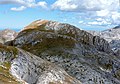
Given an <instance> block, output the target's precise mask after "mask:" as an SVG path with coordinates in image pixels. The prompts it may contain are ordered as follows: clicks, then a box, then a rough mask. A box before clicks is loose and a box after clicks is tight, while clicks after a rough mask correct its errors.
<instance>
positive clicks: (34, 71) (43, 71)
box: [0, 45, 81, 84]
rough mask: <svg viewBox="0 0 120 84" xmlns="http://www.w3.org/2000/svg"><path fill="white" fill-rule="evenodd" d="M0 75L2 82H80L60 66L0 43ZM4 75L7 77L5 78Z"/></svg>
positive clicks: (19, 83) (57, 83)
mask: <svg viewBox="0 0 120 84" xmlns="http://www.w3.org/2000/svg"><path fill="white" fill-rule="evenodd" d="M5 70H6V71H7V73H5ZM1 71H4V73H2V72H1ZM0 77H4V78H3V79H2V78H0V83H2V84H21V83H23V84H24V83H25V84H81V83H80V82H79V81H78V80H76V79H74V78H73V77H71V76H69V75H68V74H67V73H66V72H65V71H64V70H63V69H62V68H60V67H58V66H56V65H54V64H52V63H50V62H48V61H45V60H43V59H41V58H39V57H37V56H35V55H33V54H31V53H28V52H26V51H24V50H21V49H19V48H15V47H10V46H4V45H0ZM5 77H6V78H7V77H9V78H8V79H6V80H5Z"/></svg>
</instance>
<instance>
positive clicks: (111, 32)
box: [88, 26, 120, 56]
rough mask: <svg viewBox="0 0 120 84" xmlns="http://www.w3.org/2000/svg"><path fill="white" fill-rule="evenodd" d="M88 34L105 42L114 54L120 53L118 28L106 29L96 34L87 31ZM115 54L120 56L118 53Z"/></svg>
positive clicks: (119, 32)
mask: <svg viewBox="0 0 120 84" xmlns="http://www.w3.org/2000/svg"><path fill="white" fill-rule="evenodd" d="M88 32H89V33H91V34H92V35H94V36H100V37H101V38H104V39H105V40H107V41H108V42H109V44H110V47H111V48H112V50H113V51H114V52H115V53H116V52H119V51H120V26H116V27H114V28H112V29H108V30H105V31H100V32H96V31H88ZM116 54H117V56H120V54H119V55H118V53H116Z"/></svg>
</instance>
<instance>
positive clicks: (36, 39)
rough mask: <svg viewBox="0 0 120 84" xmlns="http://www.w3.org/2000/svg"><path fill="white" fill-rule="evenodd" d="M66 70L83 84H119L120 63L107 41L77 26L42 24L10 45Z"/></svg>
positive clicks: (34, 23)
mask: <svg viewBox="0 0 120 84" xmlns="http://www.w3.org/2000/svg"><path fill="white" fill-rule="evenodd" d="M8 45H13V46H16V47H19V48H22V49H24V50H26V51H29V52H31V53H33V54H35V55H37V56H38V57H40V58H42V59H44V60H48V61H50V62H52V63H54V64H56V65H58V66H60V67H62V68H63V69H64V70H65V71H66V72H67V73H68V74H69V75H71V76H72V77H75V78H76V79H78V80H80V81H81V82H82V83H83V84H119V83H120V74H119V70H120V60H119V59H117V58H116V56H114V55H113V54H112V53H113V52H112V50H111V49H110V46H109V44H108V42H107V41H105V40H104V39H102V38H100V37H99V36H93V35H92V34H90V33H88V32H86V31H84V30H80V29H78V28H76V27H75V26H72V25H69V24H63V23H59V22H54V21H46V20H45V21H44V20H38V21H35V22H33V23H31V24H30V25H28V26H27V27H25V29H23V30H22V31H21V32H20V33H19V34H18V36H17V37H16V38H15V39H14V41H12V42H11V43H8Z"/></svg>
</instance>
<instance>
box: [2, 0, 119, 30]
mask: <svg viewBox="0 0 120 84" xmlns="http://www.w3.org/2000/svg"><path fill="white" fill-rule="evenodd" d="M119 2H120V0H0V28H1V29H5V28H11V29H13V28H14V29H22V28H23V27H25V26H27V25H28V24H29V23H31V22H33V21H35V20H38V19H47V20H54V21H59V22H62V23H70V24H73V25H75V26H77V27H79V28H82V29H85V30H104V29H107V28H112V27H114V26H116V25H119V24H120V3H119Z"/></svg>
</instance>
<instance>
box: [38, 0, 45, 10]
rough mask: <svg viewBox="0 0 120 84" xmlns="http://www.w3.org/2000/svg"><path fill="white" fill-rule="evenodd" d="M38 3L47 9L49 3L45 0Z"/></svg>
mask: <svg viewBox="0 0 120 84" xmlns="http://www.w3.org/2000/svg"><path fill="white" fill-rule="evenodd" d="M37 5H38V6H41V7H42V8H45V9H47V3H46V2H45V1H42V2H38V3H37Z"/></svg>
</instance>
